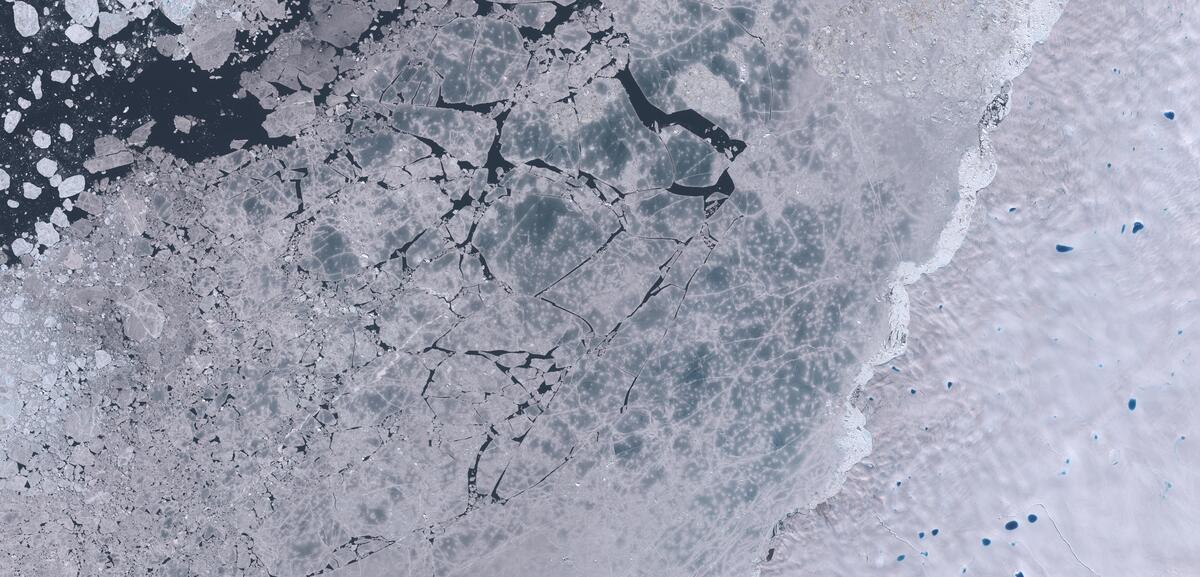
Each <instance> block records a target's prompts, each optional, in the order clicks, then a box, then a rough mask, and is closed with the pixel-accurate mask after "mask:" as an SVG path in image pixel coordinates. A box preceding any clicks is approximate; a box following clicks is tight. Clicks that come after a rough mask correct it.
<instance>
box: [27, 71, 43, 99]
mask: <svg viewBox="0 0 1200 577" xmlns="http://www.w3.org/2000/svg"><path fill="white" fill-rule="evenodd" d="M29 90H30V91H31V92H33V98H34V100H41V99H42V77H41V75H38V76H37V77H35V78H34V79H33V83H32V84H30V85H29Z"/></svg>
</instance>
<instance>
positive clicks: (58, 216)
mask: <svg viewBox="0 0 1200 577" xmlns="http://www.w3.org/2000/svg"><path fill="white" fill-rule="evenodd" d="M50 224H53V225H54V226H57V227H58V228H67V227H68V226H70V224H71V221H70V219H68V218H67V213H65V212H63V209H61V208H59V207H57V206H56V207H54V212H52V213H50Z"/></svg>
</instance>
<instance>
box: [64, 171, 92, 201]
mask: <svg viewBox="0 0 1200 577" xmlns="http://www.w3.org/2000/svg"><path fill="white" fill-rule="evenodd" d="M85 186H87V181H86V180H84V178H83V175H82V174H76V175H75V176H72V177H70V178H66V179H63V181H62V184H59V185H58V197H59V198H70V197H72V196H75V195H77V194H79V193H81V192H83V189H84V187H85Z"/></svg>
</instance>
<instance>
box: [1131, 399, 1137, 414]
mask: <svg viewBox="0 0 1200 577" xmlns="http://www.w3.org/2000/svg"><path fill="white" fill-rule="evenodd" d="M1136 408H1137V399H1129V410H1131V411H1132V410H1134V409H1136Z"/></svg>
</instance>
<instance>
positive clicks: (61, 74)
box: [50, 70, 71, 84]
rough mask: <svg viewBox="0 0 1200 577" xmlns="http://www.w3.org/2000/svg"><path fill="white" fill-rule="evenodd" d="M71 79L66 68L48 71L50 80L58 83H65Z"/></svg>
mask: <svg viewBox="0 0 1200 577" xmlns="http://www.w3.org/2000/svg"><path fill="white" fill-rule="evenodd" d="M70 79H71V72H70V71H68V70H55V71H53V72H51V73H50V80H53V81H55V82H57V83H59V84H66V82H67V81H68V80H70Z"/></svg>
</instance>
